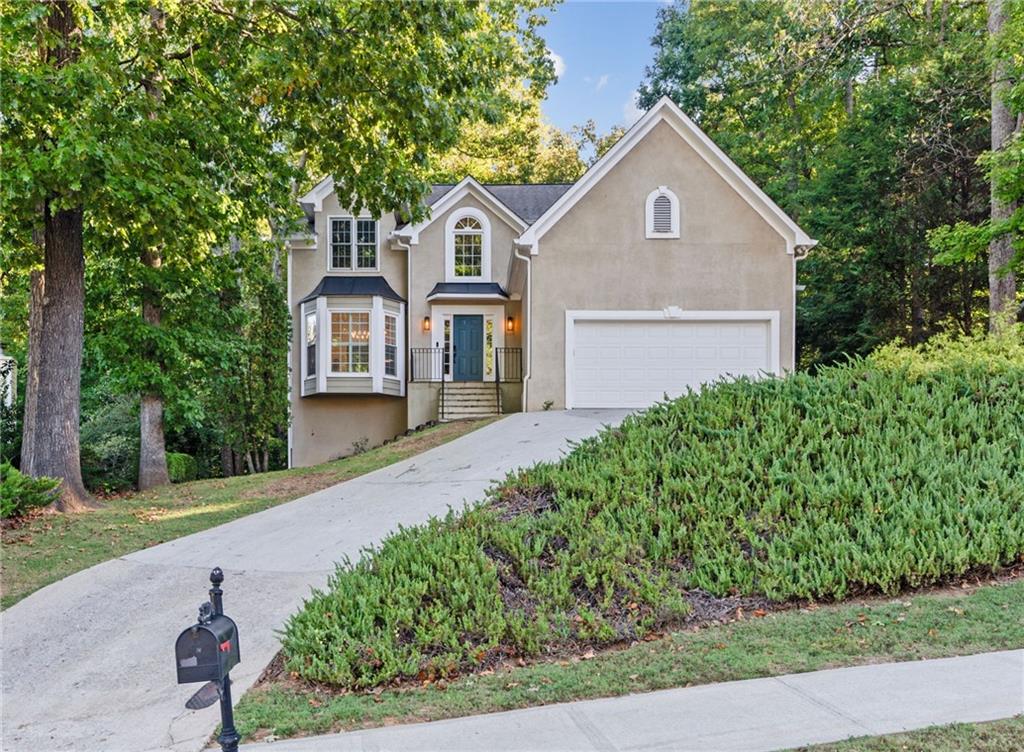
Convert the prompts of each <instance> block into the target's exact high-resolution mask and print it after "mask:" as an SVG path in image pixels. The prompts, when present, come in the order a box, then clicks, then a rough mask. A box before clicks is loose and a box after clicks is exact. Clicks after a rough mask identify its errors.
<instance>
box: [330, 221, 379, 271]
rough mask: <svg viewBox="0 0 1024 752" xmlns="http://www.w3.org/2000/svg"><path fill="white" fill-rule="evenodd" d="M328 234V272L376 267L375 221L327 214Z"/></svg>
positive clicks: (365, 269) (376, 234)
mask: <svg viewBox="0 0 1024 752" xmlns="http://www.w3.org/2000/svg"><path fill="white" fill-rule="evenodd" d="M329 221H330V231H329V233H328V236H329V241H330V247H329V248H328V254H327V255H328V258H327V261H328V268H329V269H330V270H331V271H367V270H376V269H377V236H378V232H377V229H378V228H377V220H375V219H368V218H365V217H331V218H330V220H329Z"/></svg>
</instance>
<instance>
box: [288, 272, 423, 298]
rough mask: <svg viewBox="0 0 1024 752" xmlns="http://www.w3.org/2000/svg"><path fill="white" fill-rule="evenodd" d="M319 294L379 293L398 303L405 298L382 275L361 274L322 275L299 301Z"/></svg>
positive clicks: (367, 294)
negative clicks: (346, 275) (343, 275)
mask: <svg viewBox="0 0 1024 752" xmlns="http://www.w3.org/2000/svg"><path fill="white" fill-rule="evenodd" d="M321 295H352V296H357V295H358V296H370V295H380V296H381V297H382V298H387V299H388V300H394V301H396V302H398V303H404V302H405V299H404V298H403V297H402V296H401V295H399V294H398V293H397V292H395V291H394V290H393V289H392V287H391V285H389V284H388V282H387V280H386V279H384V278H383V277H367V276H362V275H360V276H358V277H355V276H353V277H341V276H338V275H337V274H332V275H330V276H327V277H324V278H323V279H321V280H320V284H318V285H317V286H316V287H314V288H313V291H312V292H311V293H309V295H307V296H306V297H304V298H303V299H302V300H300V301H299V302H300V303H305V302H306V301H307V300H313V298H318V297H320V296H321Z"/></svg>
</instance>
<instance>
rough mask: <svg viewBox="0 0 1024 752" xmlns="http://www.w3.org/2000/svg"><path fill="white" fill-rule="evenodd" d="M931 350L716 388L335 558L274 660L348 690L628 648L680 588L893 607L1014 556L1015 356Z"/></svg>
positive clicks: (1022, 547) (1020, 524)
mask: <svg viewBox="0 0 1024 752" xmlns="http://www.w3.org/2000/svg"><path fill="white" fill-rule="evenodd" d="M975 344H976V346H972V345H971V344H970V343H968V344H967V345H964V344H963V343H951V342H945V343H941V344H939V345H932V346H930V347H929V348H928V349H925V350H916V351H909V350H902V349H898V348H884V349H883V350H882V351H880V352H879V353H877V354H876V355H875V356H872V357H870V358H868V359H857V360H852V361H850V362H849V363H847V364H845V365H840V366H835V367H830V368H826V369H823V370H822V371H821V372H820V373H819V374H817V375H815V376H810V375H807V374H794V375H792V376H789V377H787V378H785V379H771V380H762V381H756V382H752V381H747V380H741V381H736V382H729V383H721V384H719V385H717V386H715V387H714V388H708V389H705V390H704V391H703V392H702V393H701V394H700V395H695V394H691V395H689V396H685V397H682V398H680V399H677V400H673V401H671V402H666V403H663V404H659V405H656V406H655V407H653V408H651V409H649V410H647V411H646V412H644V413H642V414H638V415H634V416H631V417H629V418H627V419H626V420H625V421H624V422H623V423H622V425H621V426H620V427H618V428H615V429H610V430H605V431H603V432H602V433H601V434H600V435H599V436H597V437H595V438H592V439H588V440H586V441H583V442H581V443H580V444H579V445H578V446H576V447H575V449H574V450H573V451H572V452H571V454H569V455H568V456H567V457H565V458H564V459H562V460H561V461H559V462H556V463H547V464H540V465H536V466H534V467H531V468H529V469H526V470H523V471H520V472H518V473H515V474H513V475H511V476H510V477H509V478H507V479H506V480H505V481H504V482H503V483H501V484H499V485H498V486H497V487H496V488H495V489H494V490H493V491H492V492H491V494H490V498H489V499H488V500H487V502H485V503H484V504H481V505H479V506H477V507H474V508H470V509H467V510H466V511H465V512H464V513H462V514H449V515H448V517H447V518H445V519H441V520H434V521H432V522H430V523H429V524H427V525H425V526H422V527H415V528H408V529H403V530H401V531H399V532H398V533H397V534H395V535H393V536H391V537H390V538H388V539H387V540H386V541H385V542H384V543H383V544H382V545H381V546H380V548H379V549H377V550H374V551H372V552H368V555H366V556H364V557H363V558H362V559H361V560H360V561H359V562H358V563H355V564H353V563H350V562H344V563H343V564H342V565H340V566H339V568H338V571H337V572H336V573H335V575H334V576H333V577H332V578H331V580H330V583H329V586H328V588H327V589H326V590H324V591H318V592H315V593H314V594H313V595H312V597H311V598H310V599H309V600H308V601H307V602H306V603H305V605H304V607H303V608H302V610H301V611H300V612H299V613H297V614H296V615H294V616H293V617H292V618H291V619H290V621H289V622H288V624H287V626H286V628H285V631H284V634H283V645H284V652H285V658H286V664H287V667H288V668H289V669H290V670H292V671H295V672H297V673H298V674H299V675H300V676H302V677H304V678H306V679H309V680H313V681H318V682H328V683H333V684H337V685H343V686H349V687H364V686H370V685H375V684H378V683H381V682H386V681H389V680H394V679H399V678H402V677H415V676H424V675H445V674H448V673H452V672H456V671H459V670H462V669H465V668H469V667H473V666H474V665H479V664H481V663H482V662H486V661H488V660H491V659H493V658H494V657H495V656H498V655H532V654H537V653H540V652H543V651H544V650H546V649H550V648H552V647H559V646H565V645H579V644H580V643H591V644H601V643H607V642H610V641H615V640H620V639H625V638H634V637H640V636H642V635H643V634H644V633H646V632H648V631H649V630H652V629H655V628H658V627H660V626H661V625H664V624H665V623H667V622H670V621H672V620H675V619H678V618H680V617H682V616H684V615H685V614H686V612H687V609H688V602H687V599H686V593H687V591H690V590H693V589H697V588H700V589H703V590H705V591H708V592H710V593H712V594H716V595H727V594H744V595H747V594H749V595H755V594H760V595H764V596H767V597H769V598H771V599H775V600H785V599H790V598H809V599H841V598H844V597H847V596H849V595H851V594H854V593H858V592H863V591H881V592H886V593H892V592H895V591H897V590H899V589H900V588H902V587H905V586H908V585H920V584H925V583H929V582H934V581H936V580H939V579H941V578H943V577H946V576H949V575H956V574H961V573H964V572H966V571H967V570H970V569H974V568H995V567H999V566H1001V565H1005V564H1007V563H1009V562H1012V561H1014V560H1016V559H1018V558H1019V557H1020V556H1021V555H1022V552H1024V347H1022V346H1021V345H1020V343H1019V342H1012V343H1003V344H1000V345H992V344H991V343H988V342H984V343H975Z"/></svg>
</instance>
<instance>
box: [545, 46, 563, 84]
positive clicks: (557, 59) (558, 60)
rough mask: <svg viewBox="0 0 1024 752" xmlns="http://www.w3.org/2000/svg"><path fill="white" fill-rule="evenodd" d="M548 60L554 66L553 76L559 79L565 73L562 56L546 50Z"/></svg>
mask: <svg viewBox="0 0 1024 752" xmlns="http://www.w3.org/2000/svg"><path fill="white" fill-rule="evenodd" d="M548 60H550V61H551V62H552V64H554V66H555V75H556V76H558V77H559V78H561V77H562V74H563V73H565V61H564V60H563V59H562V56H561V55H559V54H558V53H557V52H555V51H554V50H548Z"/></svg>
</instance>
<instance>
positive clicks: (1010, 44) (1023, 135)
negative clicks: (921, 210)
mask: <svg viewBox="0 0 1024 752" xmlns="http://www.w3.org/2000/svg"><path fill="white" fill-rule="evenodd" d="M1002 8H1003V12H1004V13H1005V20H1004V22H1003V29H1002V33H1001V34H1000V35H999V36H998V37H997V38H995V39H992V40H990V42H991V43H990V45H989V50H988V52H989V56H988V57H989V60H990V61H991V62H992V63H993V64H995V65H999V66H1002V68H1003V71H1004V73H1003V74H1002V75H1003V76H1005V79H1006V80H1007V81H1008V82H1009V86H1008V89H1007V90H1006V92H1005V100H1006V104H1007V106H1008V107H1009V108H1010V110H1011V111H1012V112H1013V113H1015V114H1016V115H1017V117H1018V123H1019V122H1020V120H1019V118H1020V117H1021V116H1022V114H1024V53H1022V52H1021V50H1024V3H1021V2H1019V0H1018V1H1016V2H1006V3H1004V4H1003V6H1002ZM978 161H979V163H980V164H981V165H982V167H983V168H984V169H985V173H986V175H987V177H988V178H989V179H990V180H991V181H992V185H993V190H994V193H995V195H996V196H998V197H999V199H1000V200H1001V201H1003V202H1004V203H1006V204H1007V205H1009V206H1011V207H1013V210H1012V211H1011V213H1010V216H1009V217H1008V218H1007V219H1005V220H1001V221H999V222H996V223H994V224H993V223H990V222H989V221H987V220H985V221H977V222H974V223H973V224H971V223H967V222H958V223H956V224H953V225H945V226H943V227H940V228H938V229H937V230H936V232H935V233H933V234H932V235H931V236H930V238H929V239H930V241H931V243H932V246H933V247H934V248H935V249H936V250H938V251H939V252H940V253H939V255H938V256H937V257H936V261H937V263H941V264H950V263H956V262H958V261H960V260H961V259H964V258H984V257H985V254H986V252H987V250H988V247H987V246H988V243H989V240H991V239H992V238H994V237H998V236H1000V235H1009V236H1010V237H1011V238H1012V239H1013V241H1012V242H1013V245H1014V250H1015V252H1014V255H1013V257H1012V258H1011V259H1010V263H1009V269H1008V271H1013V272H1015V273H1017V274H1020V273H1022V272H1024V132H1022V130H1021V128H1020V126H1019V125H1018V127H1017V129H1016V131H1015V132H1014V133H1013V134H1012V135H1011V136H1010V138H1009V139H1008V141H1007V142H1006V143H1005V144H1003V148H1002V149H999V150H997V151H986V152H984V153H983V154H981V155H980V156H979V160H978Z"/></svg>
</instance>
